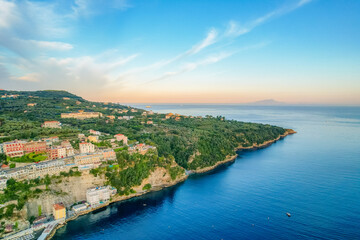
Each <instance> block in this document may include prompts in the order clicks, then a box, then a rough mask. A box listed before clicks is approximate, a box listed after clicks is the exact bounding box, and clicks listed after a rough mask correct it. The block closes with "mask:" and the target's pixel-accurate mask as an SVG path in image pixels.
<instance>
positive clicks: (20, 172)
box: [3, 166, 29, 180]
mask: <svg viewBox="0 0 360 240" xmlns="http://www.w3.org/2000/svg"><path fill="white" fill-rule="evenodd" d="M3 171H4V173H5V176H6V177H7V179H10V178H14V179H16V180H23V179H27V178H28V177H29V167H28V166H25V167H17V168H10V169H6V170H3Z"/></svg>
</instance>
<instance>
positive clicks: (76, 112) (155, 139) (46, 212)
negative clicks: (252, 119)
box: [0, 90, 287, 239]
mask: <svg viewBox="0 0 360 240" xmlns="http://www.w3.org/2000/svg"><path fill="white" fill-rule="evenodd" d="M0 96H1V98H0V106H1V108H0V113H1V117H0V219H1V222H0V237H3V238H4V239H50V238H51V237H52V236H53V234H54V233H55V232H56V229H58V228H60V227H62V226H64V225H65V224H67V223H68V222H69V221H72V220H74V219H76V218H77V217H78V216H80V215H83V214H87V213H90V212H94V211H97V210H98V209H104V208H106V206H108V205H109V204H111V203H113V202H117V201H122V200H125V199H128V198H132V197H137V196H140V195H142V194H146V193H147V192H149V191H157V190H160V189H162V188H164V187H169V186H173V185H175V184H177V183H179V182H182V181H184V180H186V178H187V176H188V175H189V174H190V173H197V172H198V173H201V172H205V171H209V170H211V169H214V168H215V167H217V166H219V165H220V164H224V163H226V162H230V161H233V160H234V159H235V157H236V149H238V148H239V146H240V147H242V148H252V147H257V146H262V145H261V144H265V145H267V144H270V143H271V142H273V141H276V140H278V139H280V138H281V137H282V136H286V134H287V130H286V129H283V128H280V127H275V126H270V125H263V124H252V123H243V122H236V121H227V120H225V118H224V117H222V116H217V117H213V116H209V115H206V116H186V115H181V114H178V113H169V112H167V113H155V112H154V111H152V110H151V109H149V108H151V107H150V106H146V107H144V108H146V110H144V109H140V108H134V107H130V106H124V105H121V104H117V103H108V102H91V101H87V100H85V99H83V98H81V97H78V96H76V95H74V94H71V93H68V92H65V91H35V92H28V91H6V90H0Z"/></svg>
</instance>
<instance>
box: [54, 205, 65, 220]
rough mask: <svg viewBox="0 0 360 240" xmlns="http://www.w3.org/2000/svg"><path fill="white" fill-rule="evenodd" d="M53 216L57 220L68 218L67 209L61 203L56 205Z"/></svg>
mask: <svg viewBox="0 0 360 240" xmlns="http://www.w3.org/2000/svg"><path fill="white" fill-rule="evenodd" d="M53 215H54V219H55V220H59V219H65V218H66V208H65V206H64V205H63V204H61V203H55V204H54V205H53Z"/></svg>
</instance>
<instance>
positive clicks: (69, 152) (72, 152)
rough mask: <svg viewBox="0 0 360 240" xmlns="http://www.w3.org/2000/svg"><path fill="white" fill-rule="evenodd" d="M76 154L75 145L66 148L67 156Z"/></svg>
mask: <svg viewBox="0 0 360 240" xmlns="http://www.w3.org/2000/svg"><path fill="white" fill-rule="evenodd" d="M74 155H75V150H74V148H73V147H67V148H66V156H67V157H71V156H74Z"/></svg>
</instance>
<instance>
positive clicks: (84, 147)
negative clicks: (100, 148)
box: [79, 142, 95, 153]
mask: <svg viewBox="0 0 360 240" xmlns="http://www.w3.org/2000/svg"><path fill="white" fill-rule="evenodd" d="M79 149H80V153H93V152H95V146H94V144H92V143H86V142H84V143H79Z"/></svg>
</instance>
